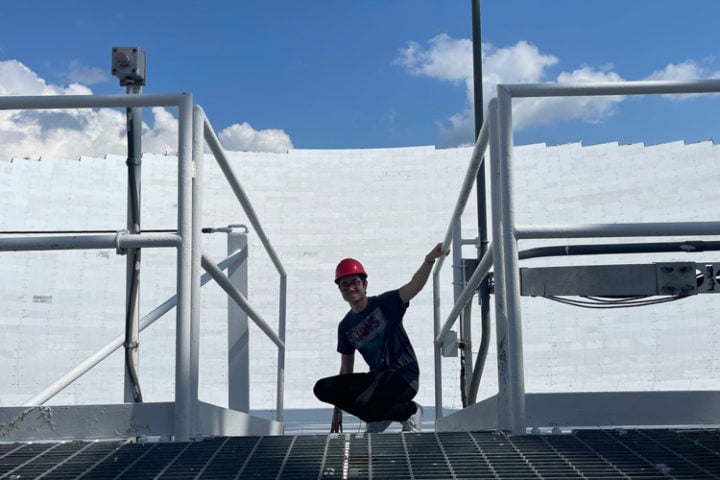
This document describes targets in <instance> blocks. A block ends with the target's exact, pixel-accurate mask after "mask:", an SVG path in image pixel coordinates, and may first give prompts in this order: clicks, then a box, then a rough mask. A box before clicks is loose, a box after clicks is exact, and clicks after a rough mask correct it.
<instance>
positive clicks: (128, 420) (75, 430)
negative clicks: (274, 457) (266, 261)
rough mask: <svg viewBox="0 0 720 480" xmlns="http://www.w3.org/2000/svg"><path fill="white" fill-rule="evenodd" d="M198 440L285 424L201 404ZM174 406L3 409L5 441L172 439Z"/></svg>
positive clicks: (0, 432)
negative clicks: (199, 438)
mask: <svg viewBox="0 0 720 480" xmlns="http://www.w3.org/2000/svg"><path fill="white" fill-rule="evenodd" d="M197 408H198V427H197V435H196V437H207V436H264V435H282V433H283V424H282V423H281V422H277V421H274V420H268V419H264V418H259V417H255V416H252V415H249V414H247V413H243V412H239V411H235V410H229V409H227V408H223V407H219V406H216V405H212V404H209V403H204V402H198V407H197ZM174 415H175V404H174V403H173V402H156V403H150V402H148V403H123V404H106V405H61V406H30V407H27V406H24V407H2V408H0V443H13V442H57V441H70V440H123V439H128V438H137V437H148V438H158V439H161V440H170V439H171V438H172V436H173V432H174V425H175V424H174Z"/></svg>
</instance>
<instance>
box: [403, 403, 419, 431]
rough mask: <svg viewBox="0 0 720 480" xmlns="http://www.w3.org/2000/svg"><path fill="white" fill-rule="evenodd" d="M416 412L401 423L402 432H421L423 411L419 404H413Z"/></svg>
mask: <svg viewBox="0 0 720 480" xmlns="http://www.w3.org/2000/svg"><path fill="white" fill-rule="evenodd" d="M415 405H416V406H417V411H416V412H415V413H413V414H412V415H410V418H408V419H407V420H405V421H404V422H402V431H403V432H420V431H422V414H423V409H422V407H421V406H420V404H419V403H417V402H415Z"/></svg>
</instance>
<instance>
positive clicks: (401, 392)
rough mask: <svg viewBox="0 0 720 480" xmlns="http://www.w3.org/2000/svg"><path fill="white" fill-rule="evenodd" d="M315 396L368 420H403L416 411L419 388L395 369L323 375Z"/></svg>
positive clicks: (316, 385)
mask: <svg viewBox="0 0 720 480" xmlns="http://www.w3.org/2000/svg"><path fill="white" fill-rule="evenodd" d="M313 391H314V392H315V396H316V397H317V398H318V399H320V400H321V401H323V402H326V403H330V404H332V405H335V406H336V407H340V408H341V409H342V410H345V411H346V412H348V413H350V414H352V415H355V416H356V417H358V418H359V419H360V420H362V421H364V422H377V421H378V420H393V421H398V422H403V421H405V420H407V419H408V418H410V416H411V415H412V414H413V413H415V411H416V410H417V406H416V405H415V402H413V401H412V399H413V398H414V397H415V395H416V394H417V390H415V389H414V388H412V387H411V386H410V385H409V384H408V383H407V382H406V381H405V379H403V378H402V377H401V376H400V375H398V374H397V373H395V372H390V371H386V372H370V373H349V374H345V375H335V376H333V377H327V378H321V379H320V380H318V381H317V383H316V384H315V388H314V389H313Z"/></svg>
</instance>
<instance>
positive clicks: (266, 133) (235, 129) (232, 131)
mask: <svg viewBox="0 0 720 480" xmlns="http://www.w3.org/2000/svg"><path fill="white" fill-rule="evenodd" d="M218 138H219V139H220V142H221V143H222V145H223V148H226V149H228V150H247V151H251V152H273V153H284V152H287V151H288V149H290V148H293V144H292V141H290V137H289V136H288V134H287V133H285V132H284V131H283V130H278V129H267V130H255V129H254V128H252V127H251V126H250V124H248V123H247V122H243V123H242V124H237V123H236V124H234V125H231V126H229V127H227V128H226V129H224V130H222V131H221V132H220V133H219V134H218Z"/></svg>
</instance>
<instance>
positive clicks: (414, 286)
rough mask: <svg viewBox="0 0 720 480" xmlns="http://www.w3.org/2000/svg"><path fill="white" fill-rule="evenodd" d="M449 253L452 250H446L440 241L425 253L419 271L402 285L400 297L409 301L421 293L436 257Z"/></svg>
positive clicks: (406, 301)
mask: <svg viewBox="0 0 720 480" xmlns="http://www.w3.org/2000/svg"><path fill="white" fill-rule="evenodd" d="M448 253H450V250H446V251H444V250H443V249H442V243H438V244H437V245H435V247H433V249H432V250H430V252H429V253H428V254H427V255H425V259H424V260H423V263H422V265H420V268H418V270H417V272H415V274H414V275H413V276H412V278H411V279H410V281H409V282H408V283H406V284H405V285H403V286H402V287H400V298H401V299H402V301H403V302H405V303H408V302H409V301H410V300H411V299H413V298H414V297H415V295H417V294H418V293H420V290H422V289H423V287H424V286H425V284H426V283H427V280H428V278H429V277H430V272H431V271H432V267H433V265H434V264H435V259H437V258H439V257H442V256H445V255H447V254H448Z"/></svg>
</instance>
